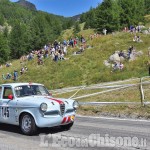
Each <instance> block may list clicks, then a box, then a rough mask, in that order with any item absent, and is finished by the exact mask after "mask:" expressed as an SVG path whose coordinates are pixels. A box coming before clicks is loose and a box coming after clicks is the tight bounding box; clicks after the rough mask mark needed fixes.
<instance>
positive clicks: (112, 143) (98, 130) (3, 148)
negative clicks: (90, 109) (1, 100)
mask: <svg viewBox="0 0 150 150" xmlns="http://www.w3.org/2000/svg"><path fill="white" fill-rule="evenodd" d="M48 149H49V150H70V149H72V150H75V149H81V150H84V149H86V150H91V149H92V150H97V149H101V150H137V149H141V150H150V121H146V120H131V119H117V118H100V117H84V116H77V117H76V120H75V123H74V126H73V127H72V129H71V130H69V131H64V130H62V129H61V128H49V129H48V128H46V129H40V130H39V134H37V135H35V136H25V135H22V134H21V133H20V130H19V128H18V127H16V126H12V125H6V124H0V150H48Z"/></svg>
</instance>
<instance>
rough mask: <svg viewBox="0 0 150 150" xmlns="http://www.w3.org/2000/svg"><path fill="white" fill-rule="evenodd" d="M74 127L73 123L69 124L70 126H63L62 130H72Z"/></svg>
mask: <svg viewBox="0 0 150 150" xmlns="http://www.w3.org/2000/svg"><path fill="white" fill-rule="evenodd" d="M72 126H73V122H72V123H69V124H67V125H62V126H61V128H62V129H63V130H70V129H71V127H72Z"/></svg>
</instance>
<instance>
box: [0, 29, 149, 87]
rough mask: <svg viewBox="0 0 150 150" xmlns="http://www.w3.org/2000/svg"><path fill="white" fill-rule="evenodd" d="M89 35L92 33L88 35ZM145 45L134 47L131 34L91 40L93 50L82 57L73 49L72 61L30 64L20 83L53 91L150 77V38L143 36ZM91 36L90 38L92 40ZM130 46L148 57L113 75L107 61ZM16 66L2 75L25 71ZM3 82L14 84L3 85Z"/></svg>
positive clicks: (18, 62)
mask: <svg viewBox="0 0 150 150" xmlns="http://www.w3.org/2000/svg"><path fill="white" fill-rule="evenodd" d="M82 32H83V31H82ZM86 32H88V31H86ZM90 34H91V32H90ZM140 36H141V39H142V40H143V42H142V43H133V42H132V37H133V35H131V34H130V33H117V34H116V35H114V36H113V35H107V36H101V37H99V38H95V39H93V40H92V41H90V40H88V42H87V45H92V46H93V48H91V49H86V50H85V52H83V53H82V54H81V55H76V56H74V55H72V53H73V51H77V50H78V49H77V48H70V49H69V50H68V51H69V55H68V56H67V57H68V58H69V60H65V61H59V62H57V63H55V62H54V61H52V60H51V59H50V58H47V59H45V60H44V65H43V66H39V65H37V60H33V61H30V62H27V63H26V65H27V67H28V68H29V71H28V72H27V73H26V74H24V75H22V76H20V78H19V80H18V82H29V81H31V82H40V83H43V84H45V85H46V86H47V88H49V89H55V88H62V87H70V86H77V85H90V84H95V83H100V82H108V81H117V80H123V79H128V78H132V77H142V76H146V75H148V66H147V65H146V63H147V60H148V59H149V58H148V56H147V51H148V47H149V46H150V45H149V41H150V35H143V34H140ZM88 37H89V36H86V38H87V39H88ZM130 45H134V47H136V50H137V51H140V50H142V51H143V53H144V55H143V56H141V57H139V58H138V59H137V60H135V61H133V62H128V61H125V62H124V65H125V68H124V70H123V71H116V72H113V73H112V72H111V70H112V69H111V68H107V67H105V66H104V64H103V61H104V60H106V59H108V58H109V56H110V55H111V54H113V53H114V52H115V51H116V50H127V49H128V47H129V46H130ZM12 64H13V66H12V67H9V68H5V67H3V68H2V69H1V72H0V75H2V74H6V73H7V72H13V70H14V69H17V70H18V71H19V70H20V68H21V64H20V61H19V60H15V61H13V62H12ZM1 82H2V83H3V82H11V81H3V80H1Z"/></svg>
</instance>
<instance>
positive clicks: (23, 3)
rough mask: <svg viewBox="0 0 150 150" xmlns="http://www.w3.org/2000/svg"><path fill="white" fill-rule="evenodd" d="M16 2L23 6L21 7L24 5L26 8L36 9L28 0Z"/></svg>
mask: <svg viewBox="0 0 150 150" xmlns="http://www.w3.org/2000/svg"><path fill="white" fill-rule="evenodd" d="M16 3H17V4H19V5H21V6H23V7H25V8H28V9H31V10H37V9H36V6H35V5H34V4H32V3H31V2H28V1H26V0H19V1H18V2H16Z"/></svg>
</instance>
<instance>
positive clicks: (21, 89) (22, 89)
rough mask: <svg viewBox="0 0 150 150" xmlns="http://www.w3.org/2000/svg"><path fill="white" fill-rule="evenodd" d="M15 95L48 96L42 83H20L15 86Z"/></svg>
mask: <svg viewBox="0 0 150 150" xmlns="http://www.w3.org/2000/svg"><path fill="white" fill-rule="evenodd" d="M15 94H16V96H17V97H25V96H31V95H44V96H49V95H50V94H49V92H48V90H47V89H46V88H45V87H44V86H42V85H22V86H17V87H15Z"/></svg>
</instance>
